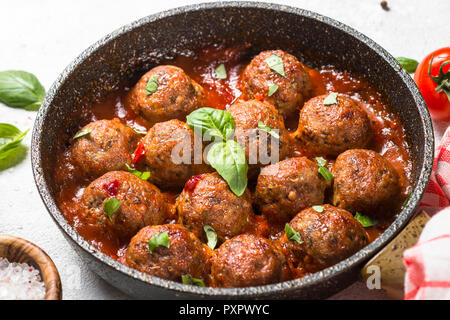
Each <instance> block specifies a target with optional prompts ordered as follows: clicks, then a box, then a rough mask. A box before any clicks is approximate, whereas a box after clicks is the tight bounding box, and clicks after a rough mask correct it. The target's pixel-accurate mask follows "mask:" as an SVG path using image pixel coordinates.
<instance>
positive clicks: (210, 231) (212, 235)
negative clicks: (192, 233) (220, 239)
mask: <svg viewBox="0 0 450 320" xmlns="http://www.w3.org/2000/svg"><path fill="white" fill-rule="evenodd" d="M203 230H205V233H206V238H207V239H208V247H210V248H211V250H214V248H215V247H216V244H217V233H216V231H215V230H214V228H213V227H211V226H203Z"/></svg>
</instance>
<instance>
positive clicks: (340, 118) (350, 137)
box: [296, 94, 372, 156]
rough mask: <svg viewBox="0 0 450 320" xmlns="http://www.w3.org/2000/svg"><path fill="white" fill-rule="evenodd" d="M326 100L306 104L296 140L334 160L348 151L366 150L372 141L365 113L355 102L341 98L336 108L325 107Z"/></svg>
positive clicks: (301, 115)
mask: <svg viewBox="0 0 450 320" xmlns="http://www.w3.org/2000/svg"><path fill="white" fill-rule="evenodd" d="M327 97H328V94H326V95H323V96H317V97H314V98H312V99H311V100H309V101H308V102H306V103H305V105H304V106H303V109H302V111H301V112H300V120H299V126H298V129H297V132H296V136H297V138H299V139H300V140H301V141H302V142H303V143H304V144H305V147H306V148H307V149H308V150H309V151H310V152H312V153H313V154H317V155H330V156H337V155H338V154H339V153H341V152H344V151H345V150H347V149H354V148H364V147H366V146H367V145H368V143H369V142H370V140H371V138H372V130H371V127H370V121H369V117H368V116H367V113H366V112H365V111H364V110H363V109H362V108H361V107H360V105H359V103H358V102H356V101H355V100H353V99H351V98H348V97H346V96H344V95H342V94H339V95H338V97H337V104H332V105H324V104H323V101H324V100H325V98H327Z"/></svg>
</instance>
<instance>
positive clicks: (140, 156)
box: [133, 142, 145, 164]
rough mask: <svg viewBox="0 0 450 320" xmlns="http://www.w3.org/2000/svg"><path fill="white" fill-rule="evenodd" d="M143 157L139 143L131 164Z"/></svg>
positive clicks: (142, 149)
mask: <svg viewBox="0 0 450 320" xmlns="http://www.w3.org/2000/svg"><path fill="white" fill-rule="evenodd" d="M144 156H145V148H144V144H143V143H142V142H139V144H138V146H137V148H136V151H135V152H134V154H133V163H134V164H136V163H138V162H139V161H141V159H142V158H143V157H144Z"/></svg>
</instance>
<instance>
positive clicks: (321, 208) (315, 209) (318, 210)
mask: <svg viewBox="0 0 450 320" xmlns="http://www.w3.org/2000/svg"><path fill="white" fill-rule="evenodd" d="M312 208H313V210H314V211H316V212H319V213H322V212H323V210H325V208H324V207H322V206H312Z"/></svg>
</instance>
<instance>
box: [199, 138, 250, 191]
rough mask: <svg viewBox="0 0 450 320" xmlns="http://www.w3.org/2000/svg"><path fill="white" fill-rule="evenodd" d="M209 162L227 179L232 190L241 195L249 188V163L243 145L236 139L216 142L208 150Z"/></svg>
mask: <svg viewBox="0 0 450 320" xmlns="http://www.w3.org/2000/svg"><path fill="white" fill-rule="evenodd" d="M207 159H208V162H209V163H210V164H211V166H212V167H213V168H214V169H216V170H217V172H218V173H219V174H220V175H221V176H222V178H224V179H225V181H226V182H227V183H228V186H229V187H230V189H231V191H233V193H234V194H235V195H237V196H241V195H242V194H243V193H244V191H245V188H247V182H248V180H247V171H248V165H247V160H246V159H245V153H244V150H243V149H242V146H241V145H240V144H239V143H237V142H236V141H234V140H227V141H226V142H220V143H215V144H214V145H213V146H212V147H211V149H209V151H208V155H207Z"/></svg>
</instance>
